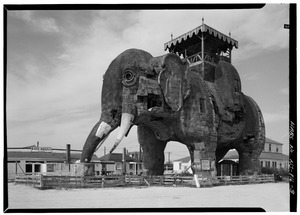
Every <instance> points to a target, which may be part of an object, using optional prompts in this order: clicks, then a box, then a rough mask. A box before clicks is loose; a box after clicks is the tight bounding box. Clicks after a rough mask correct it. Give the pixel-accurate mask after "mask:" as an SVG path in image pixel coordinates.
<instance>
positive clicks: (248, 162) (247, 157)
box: [237, 140, 261, 175]
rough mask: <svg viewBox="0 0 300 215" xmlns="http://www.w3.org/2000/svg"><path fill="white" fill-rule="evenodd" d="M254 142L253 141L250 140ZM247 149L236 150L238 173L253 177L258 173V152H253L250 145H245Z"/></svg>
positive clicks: (259, 169) (253, 149)
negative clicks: (237, 154)
mask: <svg viewBox="0 0 300 215" xmlns="http://www.w3.org/2000/svg"><path fill="white" fill-rule="evenodd" d="M252 141H255V140H252ZM245 144H246V145H249V146H248V147H243V148H242V149H241V148H238V149H237V151H238V153H239V172H240V174H241V175H253V174H257V173H260V171H261V167H260V161H259V155H260V152H259V150H255V148H254V147H252V145H251V143H249V142H248V143H245Z"/></svg>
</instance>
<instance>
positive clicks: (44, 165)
mask: <svg viewBox="0 0 300 215" xmlns="http://www.w3.org/2000/svg"><path fill="white" fill-rule="evenodd" d="M56 150H58V151H64V150H65V152H54V151H56ZM71 151H72V150H71ZM75 151H79V150H75ZM69 154H70V157H69V158H68V153H66V149H52V148H51V147H39V146H30V147H24V148H20V147H19V148H9V149H8V151H7V154H6V155H7V176H8V179H9V180H11V179H14V178H15V177H16V175H18V174H24V175H27V174H60V175H70V172H72V170H71V168H72V167H71V166H70V165H69V163H70V164H72V163H75V162H76V161H77V160H79V159H80V156H81V153H80V152H74V153H73V152H70V153H69ZM68 161H69V163H68ZM92 162H99V160H98V157H97V156H96V155H94V156H93V157H92Z"/></svg>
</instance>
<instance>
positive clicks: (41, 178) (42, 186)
mask: <svg viewBox="0 0 300 215" xmlns="http://www.w3.org/2000/svg"><path fill="white" fill-rule="evenodd" d="M40 188H44V176H43V174H40Z"/></svg>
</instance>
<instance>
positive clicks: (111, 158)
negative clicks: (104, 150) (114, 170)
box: [99, 153, 137, 162]
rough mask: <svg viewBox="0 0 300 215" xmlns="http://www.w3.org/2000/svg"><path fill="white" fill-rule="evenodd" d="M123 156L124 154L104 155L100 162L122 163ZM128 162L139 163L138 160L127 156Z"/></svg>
mask: <svg viewBox="0 0 300 215" xmlns="http://www.w3.org/2000/svg"><path fill="white" fill-rule="evenodd" d="M122 156H123V154H121V153H109V154H107V155H104V156H102V157H100V158H99V160H100V161H102V162H105V161H110V162H122ZM125 158H126V161H127V162H137V160H136V159H134V158H132V157H130V156H128V155H125Z"/></svg>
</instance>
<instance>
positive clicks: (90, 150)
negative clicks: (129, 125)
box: [80, 113, 120, 163]
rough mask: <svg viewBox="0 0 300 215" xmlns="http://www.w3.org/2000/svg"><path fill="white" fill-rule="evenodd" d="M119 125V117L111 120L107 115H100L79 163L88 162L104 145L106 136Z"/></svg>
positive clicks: (86, 142)
mask: <svg viewBox="0 0 300 215" xmlns="http://www.w3.org/2000/svg"><path fill="white" fill-rule="evenodd" d="M119 124H120V118H119V117H115V118H114V119H112V118H111V117H110V116H109V114H106V113H102V115H101V119H100V121H99V122H97V123H96V125H95V126H94V127H93V129H92V131H91V132H90V134H89V135H88V137H87V139H86V141H85V144H84V147H83V150H82V153H81V158H80V162H81V163H88V162H90V161H91V159H92V157H93V154H94V153H95V151H96V150H97V149H98V148H99V147H100V146H101V145H102V144H103V143H104V141H105V140H106V138H107V137H108V135H109V134H110V133H111V132H112V131H113V130H115V129H116V128H117V127H118V126H119ZM97 147H98V148H97Z"/></svg>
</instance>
